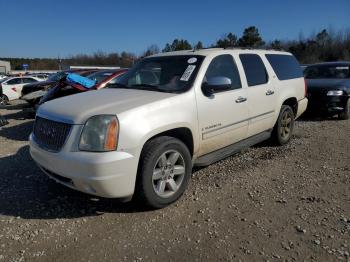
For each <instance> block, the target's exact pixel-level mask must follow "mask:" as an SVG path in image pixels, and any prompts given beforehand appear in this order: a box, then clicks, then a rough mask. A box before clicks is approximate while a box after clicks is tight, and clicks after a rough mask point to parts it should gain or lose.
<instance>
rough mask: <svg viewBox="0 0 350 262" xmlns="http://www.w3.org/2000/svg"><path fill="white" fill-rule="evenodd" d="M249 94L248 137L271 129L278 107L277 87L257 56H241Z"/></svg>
mask: <svg viewBox="0 0 350 262" xmlns="http://www.w3.org/2000/svg"><path fill="white" fill-rule="evenodd" d="M239 58H240V60H241V63H242V66H243V69H244V72H245V76H246V78H245V80H246V85H247V92H248V107H249V128H248V137H250V136H253V135H256V134H259V133H261V132H263V131H266V130H268V129H270V128H271V127H272V126H273V121H274V115H275V112H274V109H275V105H276V95H275V87H274V86H273V82H272V81H271V80H270V77H269V75H268V72H267V70H266V67H265V65H264V62H263V60H262V58H261V57H260V56H259V55H257V54H251V53H249V54H240V55H239Z"/></svg>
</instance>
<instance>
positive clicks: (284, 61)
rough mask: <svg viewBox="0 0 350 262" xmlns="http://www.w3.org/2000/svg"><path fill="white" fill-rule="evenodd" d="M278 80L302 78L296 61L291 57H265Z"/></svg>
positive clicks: (272, 55) (273, 55)
mask: <svg viewBox="0 0 350 262" xmlns="http://www.w3.org/2000/svg"><path fill="white" fill-rule="evenodd" d="M266 58H267V60H268V61H269V63H270V64H271V66H272V68H273V70H274V71H275V73H276V75H277V77H278V79H279V80H288V79H294V78H300V77H303V72H302V70H301V67H300V65H299V62H298V61H297V59H296V58H295V57H294V56H292V55H276V54H269V55H266Z"/></svg>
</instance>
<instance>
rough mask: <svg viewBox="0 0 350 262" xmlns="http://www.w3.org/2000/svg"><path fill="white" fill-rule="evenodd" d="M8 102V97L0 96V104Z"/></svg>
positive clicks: (3, 104)
mask: <svg viewBox="0 0 350 262" xmlns="http://www.w3.org/2000/svg"><path fill="white" fill-rule="evenodd" d="M8 103H9V99H8V97H7V96H6V95H2V96H1V97H0V105H1V106H6V105H7V104H8Z"/></svg>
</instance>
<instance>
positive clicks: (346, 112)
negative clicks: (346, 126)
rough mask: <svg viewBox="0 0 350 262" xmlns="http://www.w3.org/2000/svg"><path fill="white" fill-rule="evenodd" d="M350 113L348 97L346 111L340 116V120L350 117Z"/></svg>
mask: <svg viewBox="0 0 350 262" xmlns="http://www.w3.org/2000/svg"><path fill="white" fill-rule="evenodd" d="M349 115H350V99H348V102H347V103H346V105H345V108H344V111H343V112H341V113H340V114H339V115H338V117H339V119H340V120H347V119H349Z"/></svg>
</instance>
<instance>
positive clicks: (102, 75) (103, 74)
mask: <svg viewBox="0 0 350 262" xmlns="http://www.w3.org/2000/svg"><path fill="white" fill-rule="evenodd" d="M113 73H114V72H113V71H98V72H95V73H93V74H90V75H88V76H87V78H90V79H91V80H95V81H96V83H98V84H99V83H101V82H102V81H103V80H105V79H106V78H108V77H110V76H111V75H113Z"/></svg>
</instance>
